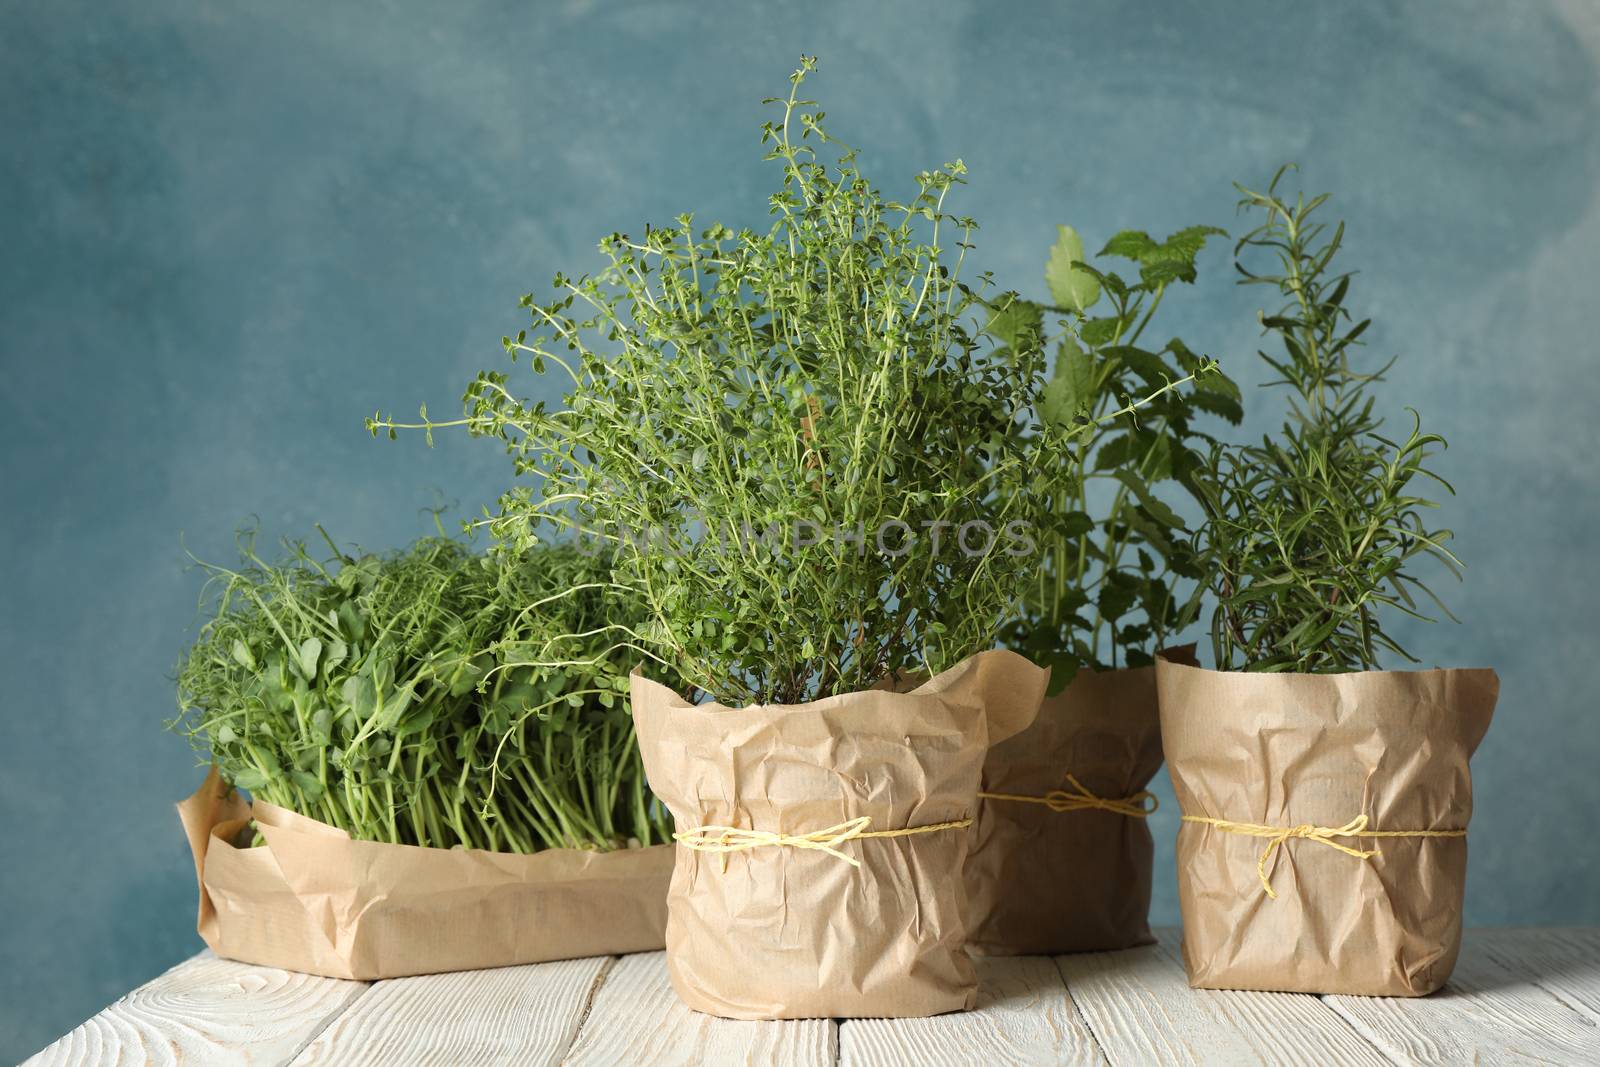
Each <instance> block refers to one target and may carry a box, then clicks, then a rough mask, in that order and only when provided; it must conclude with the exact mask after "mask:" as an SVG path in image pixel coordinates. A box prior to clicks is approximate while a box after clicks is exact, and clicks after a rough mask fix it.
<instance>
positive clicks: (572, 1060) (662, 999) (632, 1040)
mask: <svg viewBox="0 0 1600 1067" xmlns="http://www.w3.org/2000/svg"><path fill="white" fill-rule="evenodd" d="M836 1041H837V1026H836V1025H835V1024H834V1022H833V1021H832V1020H830V1019H804V1020H795V1021H784V1022H770V1023H766V1022H741V1021H737V1020H734V1019H719V1018H717V1017H715V1016H712V1015H702V1014H701V1013H699V1012H696V1011H690V1010H689V1009H688V1008H687V1007H685V1006H684V1004H683V1002H682V1001H681V1000H679V999H678V995H677V994H676V993H674V992H673V991H672V987H671V986H670V985H669V984H668V983H667V957H666V953H664V952H649V953H640V954H638V955H634V956H624V957H622V958H621V959H620V960H618V961H617V963H616V965H615V966H614V967H612V968H611V970H610V972H609V973H607V974H606V976H605V980H604V981H603V982H602V983H601V985H600V989H599V991H598V992H597V993H596V994H595V996H594V1001H593V1003H592V1005H591V1006H590V1009H589V1017H588V1019H587V1020H586V1021H585V1022H584V1024H583V1028H582V1029H581V1030H580V1031H579V1032H578V1040H577V1043H576V1044H574V1045H573V1047H572V1052H571V1053H570V1054H569V1055H568V1057H567V1059H566V1061H565V1062H566V1063H567V1064H569V1065H571V1067H580V1065H583V1064H590V1065H594V1067H616V1065H617V1064H635V1063H637V1064H650V1067H675V1065H682V1067H690V1065H697V1064H703V1063H704V1064H724V1063H745V1064H762V1065H766V1064H772V1065H773V1067H831V1065H832V1064H833V1062H834V1048H835V1042H836Z"/></svg>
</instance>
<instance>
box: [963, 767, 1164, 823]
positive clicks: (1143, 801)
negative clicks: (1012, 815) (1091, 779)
mask: <svg viewBox="0 0 1600 1067" xmlns="http://www.w3.org/2000/svg"><path fill="white" fill-rule="evenodd" d="M1067 784H1068V785H1070V786H1071V787H1072V788H1073V789H1075V790H1077V792H1074V793H1069V792H1067V791H1066V790H1065V789H1052V790H1050V792H1048V793H1046V794H1045V795H1044V796H1042V797H1036V796H1027V795H1025V794H1022V793H979V794H978V795H979V796H980V797H983V798H984V799H985V800H1015V801H1017V802H1018V803H1021V804H1043V805H1044V806H1045V807H1047V808H1049V809H1050V810H1051V811H1055V812H1064V811H1108V812H1110V813H1111V814H1113V815H1126V816H1127V817H1128V818H1130V819H1147V818H1149V817H1150V816H1151V815H1152V814H1153V813H1154V812H1155V810H1156V809H1157V808H1159V807H1160V806H1161V801H1160V800H1158V799H1156V796H1155V794H1153V793H1149V792H1146V791H1144V790H1142V789H1141V790H1140V791H1139V792H1137V793H1135V794H1133V795H1132V796H1130V797H1123V798H1122V799H1121V800H1111V799H1108V798H1106V797H1097V796H1095V795H1094V794H1093V793H1091V792H1089V790H1087V789H1085V788H1084V786H1083V783H1082V782H1080V781H1078V779H1077V778H1076V777H1075V776H1073V775H1070V774H1069V775H1067Z"/></svg>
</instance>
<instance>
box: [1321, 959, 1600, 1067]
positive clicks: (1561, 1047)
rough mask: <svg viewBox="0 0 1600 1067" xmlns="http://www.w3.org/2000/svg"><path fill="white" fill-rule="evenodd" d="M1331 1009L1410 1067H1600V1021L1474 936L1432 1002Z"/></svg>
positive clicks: (1351, 1000) (1385, 1001) (1366, 1002)
mask: <svg viewBox="0 0 1600 1067" xmlns="http://www.w3.org/2000/svg"><path fill="white" fill-rule="evenodd" d="M1323 1001H1324V1003H1326V1004H1328V1005H1329V1006H1330V1007H1332V1008H1333V1009H1334V1010H1335V1011H1337V1012H1339V1013H1340V1014H1341V1015H1343V1016H1344V1017H1345V1018H1347V1019H1349V1020H1350V1021H1351V1023H1352V1024H1353V1025H1354V1026H1355V1027H1356V1028H1357V1029H1359V1030H1360V1031H1361V1032H1362V1034H1363V1035H1365V1036H1366V1038H1367V1039H1368V1040H1369V1041H1371V1042H1372V1043H1373V1044H1374V1045H1376V1046H1377V1047H1378V1048H1380V1049H1382V1050H1384V1051H1385V1052H1387V1053H1388V1054H1389V1055H1390V1056H1391V1057H1392V1058H1394V1059H1395V1060H1398V1061H1400V1062H1402V1063H1416V1064H1457V1063H1473V1064H1486V1065H1487V1064H1514V1063H1515V1064H1526V1063H1554V1064H1579V1063H1581V1064H1592V1063H1600V1027H1597V1026H1596V1024H1595V1020H1593V1019H1591V1018H1589V1017H1588V1016H1586V1015H1583V1014H1580V1013H1579V1012H1578V1011H1576V1010H1574V1009H1573V1008H1570V1007H1568V1006H1567V1005H1566V1004H1564V1003H1562V1002H1561V1001H1560V1000H1559V999H1557V998H1556V996H1555V995H1553V994H1551V993H1550V992H1548V991H1546V990H1544V989H1541V988H1540V987H1539V986H1538V985H1536V984H1534V982H1532V981H1531V980H1529V979H1528V978H1526V977H1524V976H1522V975H1519V974H1518V973H1516V971H1515V970H1513V969H1512V968H1510V967H1507V966H1506V965H1505V964H1503V963H1501V962H1499V961H1498V960H1497V959H1495V958H1494V956H1493V955H1491V954H1490V952H1488V951H1487V946H1486V944H1485V939H1484V938H1482V937H1478V936H1474V935H1473V934H1472V933H1471V932H1469V933H1468V934H1467V936H1466V938H1465V939H1464V940H1463V942H1462V946H1461V958H1460V959H1459V960H1458V961H1457V963H1456V969H1455V973H1454V974H1453V975H1451V977H1450V981H1449V983H1448V984H1447V985H1446V986H1445V988H1444V989H1442V990H1440V991H1439V992H1437V993H1435V994H1433V995H1432V996H1428V997H1417V998H1414V999H1408V998H1384V997H1349V996H1330V997H1324V998H1323Z"/></svg>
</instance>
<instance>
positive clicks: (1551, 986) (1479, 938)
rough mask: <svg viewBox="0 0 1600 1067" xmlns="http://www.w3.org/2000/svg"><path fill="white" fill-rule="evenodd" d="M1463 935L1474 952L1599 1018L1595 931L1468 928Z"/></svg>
mask: <svg viewBox="0 0 1600 1067" xmlns="http://www.w3.org/2000/svg"><path fill="white" fill-rule="evenodd" d="M1466 937H1467V941H1468V942H1470V943H1471V944H1472V946H1473V948H1474V950H1475V951H1481V952H1483V953H1485V954H1486V955H1488V956H1489V957H1490V958H1491V959H1493V960H1494V961H1495V962H1496V963H1498V964H1500V965H1501V966H1503V967H1505V968H1507V969H1508V970H1510V971H1512V972H1513V973H1514V974H1517V975H1519V976H1520V977H1522V978H1526V979H1528V980H1529V981H1531V982H1533V983H1534V984H1535V985H1537V986H1538V987H1539V988H1541V989H1543V990H1546V991H1547V992H1549V993H1552V994H1554V995H1555V997H1556V999H1557V1000H1559V1001H1561V1002H1562V1003H1563V1004H1566V1005H1567V1006H1568V1007H1570V1008H1573V1009H1575V1010H1577V1011H1579V1012H1581V1013H1583V1014H1584V1015H1586V1016H1588V1017H1589V1018H1591V1019H1593V1020H1595V1021H1596V1022H1600V930H1592V929H1571V928H1568V929H1559V928H1558V929H1538V928H1533V929H1518V930H1509V929H1497V930H1469V931H1468V932H1467V935H1466Z"/></svg>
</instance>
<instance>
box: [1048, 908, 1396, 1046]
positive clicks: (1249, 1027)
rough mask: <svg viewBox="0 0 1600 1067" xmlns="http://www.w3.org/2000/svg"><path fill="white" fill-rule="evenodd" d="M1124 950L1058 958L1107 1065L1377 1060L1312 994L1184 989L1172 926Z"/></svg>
mask: <svg viewBox="0 0 1600 1067" xmlns="http://www.w3.org/2000/svg"><path fill="white" fill-rule="evenodd" d="M1157 937H1159V938H1160V939H1161V943H1160V944H1156V945H1149V946H1146V947H1144V948H1136V949H1129V950H1128V951H1126V952H1096V953H1089V954H1085V955H1074V956H1060V957H1057V958H1056V961H1055V962H1056V966H1057V967H1058V968H1060V971H1061V975H1062V977H1063V978H1065V979H1066V982H1067V988H1068V990H1069V991H1070V992H1071V994H1072V999H1073V1002H1074V1003H1075V1004H1076V1005H1077V1007H1078V1010H1079V1011H1080V1012H1081V1013H1082V1014H1083V1017H1084V1019H1085V1020H1086V1021H1087V1022H1088V1024H1089V1028H1090V1030H1092V1031H1093V1032H1094V1036H1095V1039H1096V1040H1097V1041H1098V1042H1099V1044H1100V1048H1101V1049H1102V1050H1103V1051H1104V1052H1105V1055H1106V1058H1107V1059H1108V1060H1110V1061H1111V1063H1112V1064H1114V1065H1116V1064H1139V1065H1142V1064H1150V1063H1161V1064H1219V1065H1223V1064H1225V1065H1233V1064H1246V1063H1263V1064H1304V1065H1306V1067H1327V1065H1329V1064H1361V1065H1373V1064H1385V1063H1387V1062H1388V1060H1387V1059H1386V1058H1385V1057H1384V1056H1382V1055H1380V1054H1379V1053H1378V1052H1377V1051H1376V1050H1375V1049H1374V1048H1373V1047H1372V1046H1371V1045H1370V1044H1369V1043H1368V1042H1367V1041H1366V1040H1365V1039H1363V1038H1362V1037H1361V1036H1360V1035H1359V1034H1357V1033H1356V1031H1355V1030H1354V1029H1353V1028H1352V1027H1351V1026H1350V1025H1349V1024H1348V1023H1346V1022H1345V1021H1344V1020H1343V1019H1341V1018H1340V1017H1339V1016H1338V1015H1337V1014H1335V1013H1334V1012H1333V1011H1331V1010H1330V1009H1328V1008H1327V1007H1325V1006H1324V1005H1323V1004H1322V1002H1321V1001H1320V1000H1318V998H1316V997H1314V996H1307V995H1305V994H1300V993H1250V992H1232V991H1225V990H1213V989H1190V988H1189V980H1188V978H1187V977H1186V976H1185V975H1184V971H1183V961H1182V958H1181V956H1180V954H1179V950H1178V947H1177V945H1178V934H1177V931H1175V930H1160V931H1158V932H1157Z"/></svg>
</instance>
